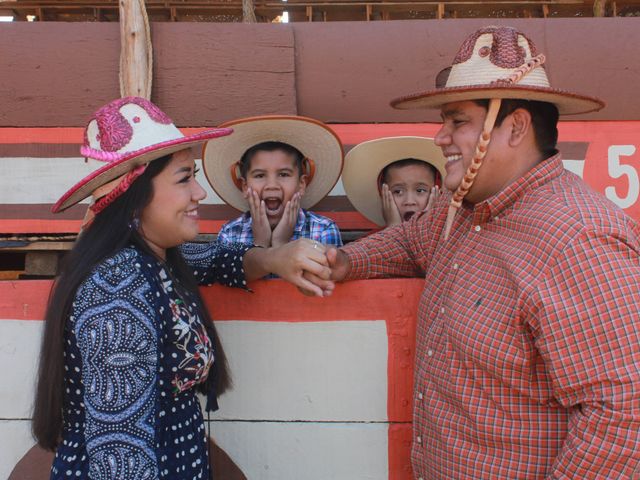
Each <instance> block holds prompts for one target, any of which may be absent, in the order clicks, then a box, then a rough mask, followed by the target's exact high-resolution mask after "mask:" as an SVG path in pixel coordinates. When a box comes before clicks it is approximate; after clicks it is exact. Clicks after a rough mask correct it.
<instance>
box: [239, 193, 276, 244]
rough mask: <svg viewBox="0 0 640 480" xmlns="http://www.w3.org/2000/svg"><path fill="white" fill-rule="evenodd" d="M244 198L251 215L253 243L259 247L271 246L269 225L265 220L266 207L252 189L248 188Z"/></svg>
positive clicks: (267, 220)
mask: <svg viewBox="0 0 640 480" xmlns="http://www.w3.org/2000/svg"><path fill="white" fill-rule="evenodd" d="M244 198H246V199H247V201H248V202H249V213H251V231H252V232H253V243H254V245H258V246H260V247H270V246H271V236H272V234H271V225H269V219H268V218H267V207H266V205H265V203H264V201H263V200H261V199H260V196H259V195H258V193H257V192H256V191H255V190H253V189H252V188H248V189H247V191H246V192H245V194H244Z"/></svg>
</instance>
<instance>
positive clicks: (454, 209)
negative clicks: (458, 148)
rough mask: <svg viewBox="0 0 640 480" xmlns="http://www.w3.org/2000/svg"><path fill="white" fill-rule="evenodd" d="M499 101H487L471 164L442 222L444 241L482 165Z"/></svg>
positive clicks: (498, 108)
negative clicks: (444, 220) (487, 106)
mask: <svg viewBox="0 0 640 480" xmlns="http://www.w3.org/2000/svg"><path fill="white" fill-rule="evenodd" d="M501 103H502V100H500V99H499V98H492V99H491V100H490V101H489V109H488V110H487V116H486V117H485V119H484V126H483V128H482V133H481V134H480V138H479V139H478V143H477V145H476V151H475V154H474V155H473V159H472V160H471V165H469V168H467V171H466V173H465V174H464V177H462V181H461V182H460V185H458V188H457V190H456V191H455V193H454V194H453V197H452V198H451V203H450V204H449V211H448V212H447V220H446V222H445V224H444V239H445V241H446V240H448V238H449V233H450V232H451V226H452V225H453V220H454V218H455V216H456V213H458V209H459V208H460V206H461V205H462V200H463V199H464V197H465V196H466V195H467V193H469V190H470V189H471V186H472V185H473V181H474V180H475V178H476V175H477V174H478V170H480V167H481V166H482V160H484V157H485V155H486V154H487V148H488V147H489V142H490V141H491V132H492V131H493V127H494V125H495V123H496V117H497V116H498V111H499V110H500V104H501Z"/></svg>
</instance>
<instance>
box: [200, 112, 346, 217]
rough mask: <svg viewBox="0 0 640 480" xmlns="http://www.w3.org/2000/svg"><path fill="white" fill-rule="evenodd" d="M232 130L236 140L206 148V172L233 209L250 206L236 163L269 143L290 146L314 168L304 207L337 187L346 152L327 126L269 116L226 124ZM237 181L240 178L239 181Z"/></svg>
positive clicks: (294, 118) (209, 145) (215, 143)
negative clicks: (240, 183)
mask: <svg viewBox="0 0 640 480" xmlns="http://www.w3.org/2000/svg"><path fill="white" fill-rule="evenodd" d="M221 127H232V128H233V132H234V133H233V138H221V139H219V140H216V141H215V142H213V143H210V142H207V143H206V144H205V146H204V148H203V152H202V161H203V169H204V172H205V175H206V177H207V180H208V181H209V183H210V184H211V187H212V188H213V190H214V191H215V192H216V194H217V195H218V196H219V197H220V198H222V199H223V200H224V201H225V202H227V203H228V204H229V205H231V206H232V207H234V208H236V209H238V210H241V211H245V210H248V208H249V204H248V203H247V201H246V200H245V199H244V197H243V195H242V191H241V189H240V187H239V185H238V183H237V181H234V176H233V175H235V167H236V163H237V162H238V161H239V160H240V158H241V157H242V155H243V154H244V152H246V151H247V150H248V149H249V148H251V147H252V146H254V145H256V144H258V143H262V142H268V141H274V142H283V143H287V144H289V145H291V146H293V147H295V148H297V149H298V150H300V152H302V154H303V155H304V156H305V158H306V159H307V160H308V162H307V163H308V164H309V165H310V166H311V167H310V168H311V172H308V176H309V177H311V178H310V181H309V180H308V183H307V186H306V189H305V193H304V196H303V197H302V200H301V206H302V207H303V208H310V207H312V206H313V205H315V204H316V203H318V202H319V201H320V200H321V199H322V198H324V197H325V196H326V195H327V194H328V193H329V192H330V191H331V189H333V187H334V186H335V184H336V182H337V181H338V178H340V173H341V172H342V162H343V158H344V152H343V150H342V143H341V142H340V139H339V138H338V136H337V135H336V134H335V132H334V131H333V130H331V129H330V128H329V127H328V126H327V125H325V124H323V123H321V122H319V121H317V120H314V119H312V118H307V117H299V116H290V115H269V116H260V117H249V118H242V119H238V120H233V121H230V122H226V123H224V124H222V125H221ZM236 180H237V179H236Z"/></svg>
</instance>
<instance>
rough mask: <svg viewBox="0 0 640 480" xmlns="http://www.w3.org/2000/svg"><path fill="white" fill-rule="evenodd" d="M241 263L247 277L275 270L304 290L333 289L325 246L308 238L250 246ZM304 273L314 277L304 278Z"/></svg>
mask: <svg viewBox="0 0 640 480" xmlns="http://www.w3.org/2000/svg"><path fill="white" fill-rule="evenodd" d="M243 266H244V270H245V275H246V277H247V280H249V281H250V280H255V279H256V278H262V277H264V276H265V275H267V274H269V273H275V274H276V275H278V276H279V277H281V278H283V279H284V280H287V281H288V282H290V283H292V284H294V285H295V286H297V287H298V288H299V289H300V290H301V291H303V292H304V293H305V294H311V295H315V296H318V297H323V296H325V293H327V292H329V291H332V290H333V282H332V281H331V279H330V277H331V269H330V268H329V264H328V261H327V257H326V255H325V246H324V245H323V244H322V243H320V242H316V241H314V240H309V239H308V238H301V239H299V240H295V241H293V242H289V243H285V244H284V245H281V246H279V247H271V248H252V249H251V250H249V251H248V252H247V253H246V254H245V255H244V261H243ZM305 274H309V275H310V278H312V279H313V281H311V280H309V279H308V278H305Z"/></svg>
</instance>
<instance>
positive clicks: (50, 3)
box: [0, 0, 640, 22]
mask: <svg viewBox="0 0 640 480" xmlns="http://www.w3.org/2000/svg"><path fill="white" fill-rule="evenodd" d="M253 3H254V7H255V12H256V15H257V18H258V19H259V21H274V19H276V21H278V20H279V19H281V16H282V14H283V12H285V11H287V12H289V20H290V21H330V20H366V21H369V20H393V19H407V18H434V19H443V18H496V17H500V18H504V17H511V18H533V17H539V18H547V17H576V16H578V17H593V16H618V15H637V14H638V13H640V1H621V0H617V1H603V0H600V1H590V0H543V1H541V0H505V1H502V0H494V1H490V2H486V1H482V0H454V1H428V0H426V1H420V0H418V1H410V0H381V1H371V0H369V1H367V0H337V1H330V0H288V1H268V0H267V1H264V0H263V1H260V0H257V1H254V2H253ZM146 8H147V12H148V15H149V18H150V19H151V20H152V21H174V22H175V21H216V22H220V21H222V22H224V21H238V20H239V19H241V18H242V0H229V1H206V0H185V1H179V0H166V1H158V0H149V1H147V2H146ZM0 15H5V16H6V15H9V16H11V15H12V16H14V17H15V20H20V21H24V20H30V21H59V20H65V21H118V1H117V0H104V1H96V0H93V1H90V0H61V1H59V0H13V1H7V0H2V1H0Z"/></svg>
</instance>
